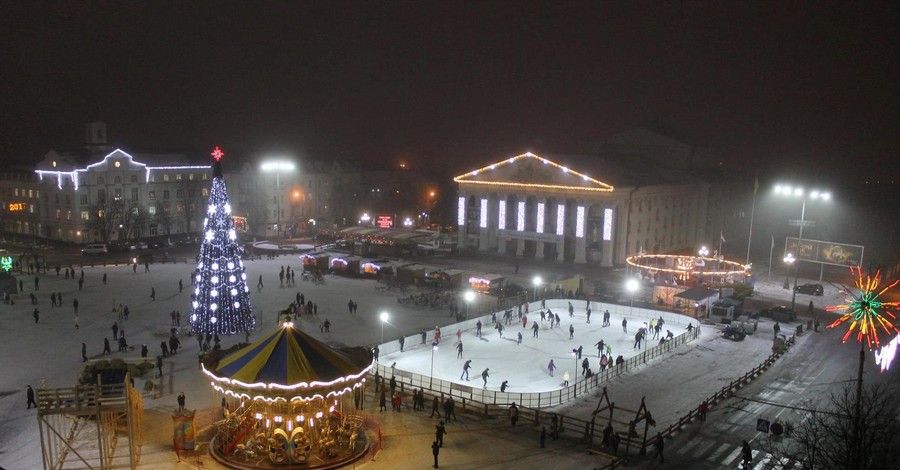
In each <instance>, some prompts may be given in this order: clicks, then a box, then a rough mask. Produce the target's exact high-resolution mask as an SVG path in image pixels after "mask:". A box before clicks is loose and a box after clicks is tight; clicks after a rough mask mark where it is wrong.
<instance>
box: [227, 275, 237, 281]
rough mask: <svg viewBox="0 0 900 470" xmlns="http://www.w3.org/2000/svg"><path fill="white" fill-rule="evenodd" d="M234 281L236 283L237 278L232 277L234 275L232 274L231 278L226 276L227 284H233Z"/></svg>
mask: <svg viewBox="0 0 900 470" xmlns="http://www.w3.org/2000/svg"><path fill="white" fill-rule="evenodd" d="M234 281H237V278H236V277H234V274H232V275H231V276H228V282H231V283H234Z"/></svg>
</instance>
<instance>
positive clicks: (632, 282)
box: [625, 278, 638, 315]
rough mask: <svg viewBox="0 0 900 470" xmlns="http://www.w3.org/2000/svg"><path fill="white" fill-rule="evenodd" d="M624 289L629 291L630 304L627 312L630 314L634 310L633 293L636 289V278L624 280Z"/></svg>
mask: <svg viewBox="0 0 900 470" xmlns="http://www.w3.org/2000/svg"><path fill="white" fill-rule="evenodd" d="M625 290H627V291H628V292H630V293H631V306H629V307H628V314H629V315H631V314H632V313H633V310H634V293H635V292H637V290H638V281H637V279H634V278H629V279H628V280H627V281H625Z"/></svg>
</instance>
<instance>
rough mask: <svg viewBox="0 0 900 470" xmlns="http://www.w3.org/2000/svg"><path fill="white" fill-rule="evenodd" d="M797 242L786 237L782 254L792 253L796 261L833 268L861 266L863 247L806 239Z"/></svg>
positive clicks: (795, 239) (792, 238)
mask: <svg viewBox="0 0 900 470" xmlns="http://www.w3.org/2000/svg"><path fill="white" fill-rule="evenodd" d="M798 241H799V240H798V239H797V238H795V237H787V240H786V241H785V246H784V253H785V254H788V253H793V254H794V256H795V257H796V258H797V260H798V261H809V262H812V263H822V264H833V265H835V266H859V265H861V264H862V261H863V250H864V247H863V246H860V245H848V244H846V243H837V242H826V241H822V240H808V239H806V238H804V239H803V242H802V243H798Z"/></svg>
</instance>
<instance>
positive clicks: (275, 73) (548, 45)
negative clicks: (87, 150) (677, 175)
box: [0, 1, 900, 173]
mask: <svg viewBox="0 0 900 470" xmlns="http://www.w3.org/2000/svg"><path fill="white" fill-rule="evenodd" d="M3 3H4V6H3V13H2V15H0V16H2V19H0V70H2V71H3V78H4V80H3V84H2V85H0V133H2V134H0V135H2V139H3V140H2V146H0V155H2V156H3V157H4V158H5V159H10V158H19V159H21V158H30V157H36V156H38V155H41V154H43V153H44V152H46V151H47V150H48V149H50V148H58V149H59V148H73V147H77V146H78V144H79V143H80V139H81V133H82V125H83V123H84V122H86V120H87V119H88V118H89V117H91V116H97V117H99V118H101V119H103V120H105V121H106V122H107V124H108V126H109V130H110V134H111V136H112V138H113V140H114V141H115V142H116V143H118V144H121V145H123V146H124V147H126V148H130V149H134V150H138V151H141V150H143V151H151V150H181V151H195V152H198V153H199V152H206V151H207V150H208V149H209V148H210V147H212V146H213V145H220V146H222V147H223V148H224V149H226V152H228V153H229V154H230V155H232V156H233V157H235V156H236V157H241V156H246V157H257V156H261V155H265V154H272V153H281V154H287V155H296V156H310V157H314V158H323V159H329V158H334V157H344V158H351V159H358V160H364V161H366V162H368V163H369V164H372V165H376V164H384V163H389V162H392V161H396V160H397V159H401V158H402V159H408V160H410V161H412V162H413V163H414V164H416V163H418V164H419V165H438V166H440V167H442V169H447V170H450V171H456V170H458V169H468V168H470V167H471V166H473V165H476V164H479V163H481V164H483V163H486V162H488V161H491V160H494V159H499V158H501V157H503V156H506V155H509V154H513V153H519V152H521V151H524V150H528V149H532V150H538V151H542V150H543V151H547V152H555V153H559V152H579V151H583V150H584V149H585V147H586V144H587V143H588V142H589V141H591V140H593V139H598V138H600V137H603V136H605V135H608V134H610V133H614V132H618V131H621V130H625V129H628V128H631V127H634V126H638V125H642V124H648V123H652V124H653V125H655V126H658V127H659V128H663V129H669V130H671V131H672V132H674V133H676V134H677V135H678V136H679V137H681V138H683V139H684V140H686V141H688V142H690V143H694V144H697V145H707V146H712V147H714V148H715V149H717V150H718V151H719V152H720V155H721V158H722V160H723V161H725V162H736V163H741V164H745V165H750V166H753V167H760V168H766V166H767V165H770V164H775V163H777V164H778V165H783V164H784V163H785V162H791V163H794V164H795V166H797V167H798V168H810V167H811V165H815V166H818V165H824V166H826V167H832V168H844V169H848V170H853V171H858V170H869V171H871V170H872V169H873V168H875V167H876V166H877V165H879V164H881V165H889V166H890V170H891V171H892V172H893V173H897V167H898V166H900V165H898V164H897V163H896V162H897V157H896V155H897V154H898V150H900V140H898V137H897V136H898V124H900V65H898V64H900V61H898V59H900V57H898V50H900V35H898V34H897V29H898V27H897V25H898V24H900V21H898V20H900V14H898V12H900V6H898V5H900V3H898V2H889V1H885V2H877V3H868V2H783V1H778V2H732V1H724V2H723V1H716V2H698V1H692V2H660V1H649V2H644V1H631V2H556V1H554V2H522V1H519V2H482V1H477V2H476V1H471V2H461V1H452V2H447V1H441V2H428V1H402V2H400V1H398V2H376V1H369V2H335V1H328V2H321V3H320V2H311V1H302V2H301V1H292V2H258V1H254V2H227V1H217V2H200V1H190V2H184V1H178V2H156V1H141V2H106V1H104V2H80V1H79V2H50V3H41V2H31V1H19V2H10V1H5V2H3ZM883 171H884V170H883V169H882V172H883Z"/></svg>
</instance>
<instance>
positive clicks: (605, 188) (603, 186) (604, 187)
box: [453, 152, 615, 192]
mask: <svg viewBox="0 0 900 470" xmlns="http://www.w3.org/2000/svg"><path fill="white" fill-rule="evenodd" d="M522 158H533V159H535V160H538V161H540V162H541V163H543V164H544V165H549V166H552V167H555V168H558V169H559V170H560V172H561V173H571V174H573V175H575V176H578V177H580V178H581V179H582V180H583V181H586V182H590V183H593V184H596V185H597V186H599V187H591V186H571V185H563V184H541V183H512V182H507V181H481V180H471V179H466V178H469V177H472V176H477V175H478V174H479V173H482V172H489V171H491V170H495V169H497V168H498V167H501V166H505V165H509V164H512V163H514V162H515V161H517V160H519V159H522ZM453 181H456V182H457V183H464V184H483V185H492V186H513V187H522V188H544V189H567V190H581V191H599V192H611V191H613V190H614V189H615V188H613V186H612V185H610V184H607V183H604V182H602V181H599V180H596V179H594V178H591V177H590V176H587V175H585V174H582V173H579V172H577V171H575V170H572V169H570V168H569V167H566V166H563V165H560V164H559V163H556V162H554V161H551V160H547V159H546V158H543V157H539V156H537V155H535V154H533V153H531V152H526V153H523V154H521V155H516V156H515V157H511V158H509V159H507V160H504V161H502V162H499V163H493V164H490V165H488V166H486V167H483V168H479V169H477V170H474V171H470V172H468V173H466V174H463V175H459V176H457V177H455V178H453Z"/></svg>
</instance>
